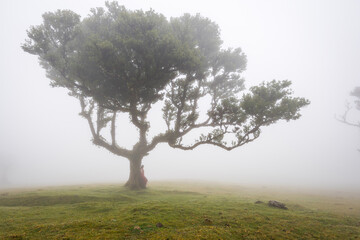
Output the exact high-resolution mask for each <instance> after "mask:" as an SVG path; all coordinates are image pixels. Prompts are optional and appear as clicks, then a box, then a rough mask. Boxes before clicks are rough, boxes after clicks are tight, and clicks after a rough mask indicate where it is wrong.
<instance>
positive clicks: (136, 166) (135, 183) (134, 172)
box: [125, 157, 146, 190]
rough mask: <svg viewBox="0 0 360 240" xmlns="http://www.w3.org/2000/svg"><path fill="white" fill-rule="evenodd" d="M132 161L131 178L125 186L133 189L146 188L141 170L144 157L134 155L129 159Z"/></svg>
mask: <svg viewBox="0 0 360 240" xmlns="http://www.w3.org/2000/svg"><path fill="white" fill-rule="evenodd" d="M129 162H130V175H129V179H128V181H127V182H126V184H125V187H128V188H130V189H132V190H136V189H144V188H146V186H144V184H143V183H142V181H143V180H142V177H141V172H140V167H141V162H142V158H140V157H133V158H130V159H129Z"/></svg>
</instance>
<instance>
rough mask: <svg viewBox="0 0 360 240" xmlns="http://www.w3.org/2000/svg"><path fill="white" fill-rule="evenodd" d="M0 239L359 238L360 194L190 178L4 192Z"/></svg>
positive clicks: (0, 201)
mask: <svg viewBox="0 0 360 240" xmlns="http://www.w3.org/2000/svg"><path fill="white" fill-rule="evenodd" d="M257 200H261V201H263V202H264V203H262V204H255V201H257ZM269 200H277V201H281V202H284V203H285V204H286V206H287V207H288V208H289V210H282V209H276V208H271V207H269V206H267V204H266V202H267V201H269ZM159 222H160V223H162V224H163V227H156V224H157V223H159ZM0 239H360V198H359V196H350V195H346V196H345V195H339V196H335V195H329V194H319V193H297V192H295V191H286V190H281V191H280V190H274V189H267V188H244V187H239V186H230V185H224V186H222V185H216V184H211V183H190V182H188V183H171V182H162V183H152V184H151V185H150V186H149V188H148V189H147V190H142V191H129V190H127V189H125V188H124V187H122V186H121V185H90V186H72V187H51V188H42V189H23V190H16V189H12V190H3V191H1V192H0Z"/></svg>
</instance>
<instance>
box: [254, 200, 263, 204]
mask: <svg viewBox="0 0 360 240" xmlns="http://www.w3.org/2000/svg"><path fill="white" fill-rule="evenodd" d="M260 203H264V202H263V201H259V200H258V201H256V202H255V204H260Z"/></svg>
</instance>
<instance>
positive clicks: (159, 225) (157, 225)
mask: <svg viewBox="0 0 360 240" xmlns="http://www.w3.org/2000/svg"><path fill="white" fill-rule="evenodd" d="M156 227H158V228H161V227H164V225H163V224H162V223H157V224H156Z"/></svg>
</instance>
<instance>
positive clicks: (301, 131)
mask: <svg viewBox="0 0 360 240" xmlns="http://www.w3.org/2000/svg"><path fill="white" fill-rule="evenodd" d="M119 3H120V4H123V5H125V7H126V8H128V9H140V8H141V9H143V10H148V9H150V8H152V9H154V10H155V11H156V12H159V13H163V14H164V15H165V16H166V17H169V18H170V17H172V16H173V17H177V16H180V15H182V14H183V13H187V12H188V13H192V14H196V13H200V14H201V15H202V16H205V17H208V18H210V19H211V20H213V21H215V22H216V23H217V24H218V25H219V27H220V29H221V37H222V39H223V41H224V47H241V48H242V50H243V51H244V52H245V53H246V55H247V58H248V65H247V70H246V71H245V72H244V74H243V76H244V77H245V79H246V82H245V83H246V87H247V88H248V87H250V86H252V85H256V84H258V83H260V82H262V81H270V80H272V79H277V80H284V79H288V80H291V81H292V82H293V85H292V89H293V90H294V95H295V96H301V97H305V98H307V99H309V100H310V101H311V104H310V105H309V106H307V107H306V108H304V109H303V110H302V111H301V113H302V117H301V118H300V119H299V120H296V121H291V122H279V123H277V124H275V125H272V126H269V127H265V128H263V131H262V135H261V136H260V138H259V139H257V140H256V141H254V142H252V143H249V144H246V145H244V146H242V147H240V148H237V149H235V150H233V151H231V152H227V151H224V150H223V149H220V148H216V147H214V146H203V147H199V148H197V149H195V150H193V151H182V150H174V149H172V148H170V147H169V146H168V145H166V144H162V145H159V146H158V147H157V148H156V149H155V150H154V151H152V152H151V153H150V154H149V156H147V157H146V158H144V161H143V163H144V165H145V174H146V176H147V177H148V179H149V180H150V182H149V184H150V185H151V181H155V180H181V179H191V180H206V181H207V180H211V181H227V182H235V183H238V184H242V185H246V184H260V185H287V186H292V187H308V186H311V187H316V188H319V187H323V188H334V189H360V174H359V173H360V152H359V151H358V150H357V149H360V128H356V127H351V126H348V125H345V124H342V123H340V122H339V121H337V120H336V115H337V116H340V115H341V114H343V113H344V111H345V110H346V107H345V105H346V102H349V103H351V102H353V101H354V99H353V98H351V97H350V95H349V94H350V92H351V91H352V90H353V89H354V87H356V86H360V68H359V63H360V14H359V13H360V2H359V1H357V0H353V1H351V0H346V1H340V0H339V1H329V0H323V1H320V0H319V1H311V0H308V1H304V0H298V1H286V0H284V1H273V0H272V1H268V0H264V1H251V0H246V1H235V0H233V1H230V0H224V1H188V0H182V1H171V2H169V1H164V0H128V1H119ZM2 6H3V8H2V14H1V15H0V18H1V21H0V25H1V28H0V29H1V31H2V34H1V36H2V37H1V44H0V48H1V55H0V60H1V71H0V187H17V186H33V185H58V184H79V183H106V182H112V183H121V182H124V181H126V180H127V178H128V174H129V163H128V160H127V159H125V158H121V157H118V156H115V155H113V154H111V153H110V152H108V151H107V150H106V149H103V148H99V147H96V146H95V145H93V144H92V143H91V134H90V130H89V129H88V125H87V122H86V120H85V119H83V118H81V117H80V116H79V114H78V113H79V112H80V106H79V103H78V101H77V100H76V99H75V98H72V97H70V96H68V95H67V91H66V90H65V89H60V88H51V87H50V86H49V79H47V78H46V76H45V70H44V69H42V68H41V67H40V65H39V63H38V60H37V57H35V56H33V55H29V54H27V53H25V52H23V51H22V49H21V48H20V46H21V44H22V43H24V40H25V38H26V30H27V29H29V27H30V26H31V25H38V24H40V23H41V22H42V18H41V15H42V14H43V13H44V12H47V11H54V10H57V9H71V10H73V11H75V12H77V13H78V14H80V15H81V16H82V17H84V16H86V15H87V14H88V13H89V10H90V8H93V7H99V6H104V1H103V0H91V1H90V0H87V1H73V0H61V1H60V0H56V1H41V0H31V1H26V0H21V1H20V0H5V2H4V1H3V2H2ZM160 114H161V113H160V112H155V113H152V115H153V116H160ZM349 117H350V118H351V119H352V120H353V121H354V122H357V121H360V111H355V110H354V111H352V112H351V113H349ZM127 120H128V118H126V117H123V118H121V119H119V122H118V127H119V131H118V136H117V138H118V140H119V142H120V143H122V144H123V145H125V146H126V144H128V143H129V142H131V141H133V140H134V139H136V138H137V135H136V132H135V133H134V131H133V130H132V128H131V127H129V126H130V125H126V124H127V123H126V122H127ZM161 124H165V123H164V122H161V121H156V122H155V123H153V125H154V126H155V127H159V126H161Z"/></svg>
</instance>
